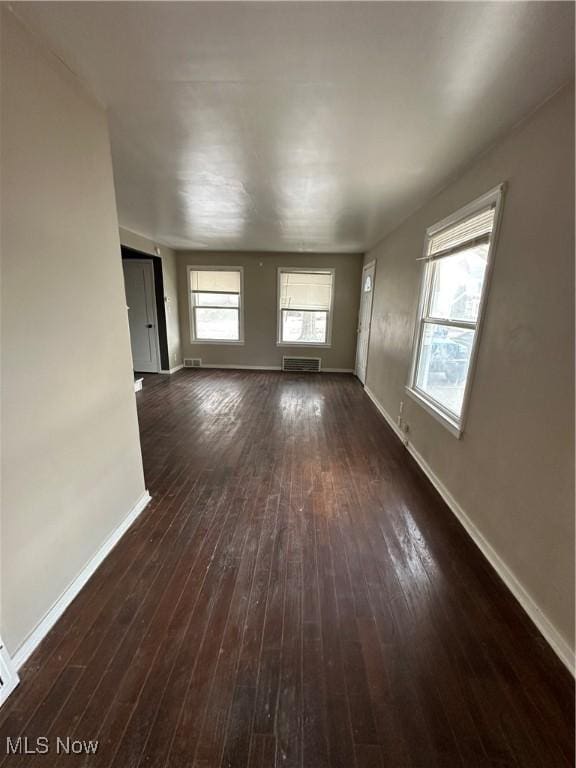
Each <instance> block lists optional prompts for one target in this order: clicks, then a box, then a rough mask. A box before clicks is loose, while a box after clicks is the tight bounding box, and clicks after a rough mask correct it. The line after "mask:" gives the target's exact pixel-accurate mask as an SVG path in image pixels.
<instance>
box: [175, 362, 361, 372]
mask: <svg viewBox="0 0 576 768" xmlns="http://www.w3.org/2000/svg"><path fill="white" fill-rule="evenodd" d="M190 367H191V366H190ZM191 368H192V367H191ZM199 368H229V369H231V370H235V371H281V370H282V366H280V365H212V364H211V363H202V365H201V366H199ZM196 370H198V369H196ZM320 373H354V371H353V370H352V368H321V369H320Z"/></svg>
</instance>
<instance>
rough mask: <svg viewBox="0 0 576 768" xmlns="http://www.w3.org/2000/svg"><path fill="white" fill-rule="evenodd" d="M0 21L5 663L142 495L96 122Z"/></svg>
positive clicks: (103, 138) (98, 113)
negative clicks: (0, 27) (0, 73)
mask: <svg viewBox="0 0 576 768" xmlns="http://www.w3.org/2000/svg"><path fill="white" fill-rule="evenodd" d="M0 13H1V14H2V54H1V56H2V58H1V66H2V104H1V107H2V108H1V136H2V146H1V163H2V179H1V210H2V220H1V223H2V229H1V253H2V263H1V269H2V296H1V313H2V317H1V320H2V328H1V334H2V335H1V341H2V344H1V354H2V356H1V372H2V392H1V407H2V465H1V470H2V499H1V501H2V544H1V547H2V574H1V575H2V584H1V590H2V616H1V632H2V636H3V639H4V641H5V642H6V645H7V647H8V649H9V651H10V652H11V653H12V654H13V653H14V652H15V651H17V650H18V648H19V647H20V646H21V644H22V643H23V642H24V641H25V640H26V638H27V637H28V636H29V634H30V633H31V632H32V631H33V630H34V629H35V627H36V626H37V625H38V623H39V622H40V621H41V620H42V619H43V618H44V616H45V615H46V614H47V612H48V611H49V610H50V608H51V607H52V606H53V604H54V603H55V602H56V600H57V599H58V598H59V597H60V596H61V595H62V594H63V592H64V591H65V590H66V589H67V588H68V587H69V586H70V584H71V583H72V582H73V580H74V579H75V577H76V576H77V575H78V574H79V573H80V572H81V571H82V569H83V568H84V566H85V565H86V564H87V563H88V562H89V561H90V559H91V558H92V557H93V556H94V555H95V553H96V552H97V551H98V550H99V549H100V547H101V546H102V544H103V543H104V542H105V541H106V539H107V538H108V536H109V535H110V534H111V533H112V532H113V531H114V530H115V529H116V528H117V527H118V526H119V525H120V524H121V523H122V521H123V520H124V519H125V518H126V517H127V515H128V514H129V513H130V512H131V510H132V509H134V507H135V505H136V504H137V503H138V502H139V501H140V500H141V499H142V497H143V495H144V493H145V488H144V477H143V471H142V458H141V453H140V441H139V434H138V422H137V416H136V405H135V396H134V387H133V376H132V369H131V360H130V341H129V334H128V321H127V316H126V300H125V296H124V287H123V278H122V264H121V260H120V242H119V238H118V220H117V215H116V206H115V198H114V187H113V179H112V164H111V155H110V144H109V138H108V128H107V120H106V114H105V112H104V110H103V109H102V108H100V107H99V106H98V105H97V104H95V103H94V102H93V101H92V100H91V98H90V97H88V95H87V94H86V93H85V91H84V90H83V88H82V87H81V86H80V85H79V83H78V82H77V80H76V79H75V78H74V77H73V76H72V74H71V73H70V72H69V71H68V70H67V69H66V68H65V67H63V66H62V65H61V63H60V62H59V61H58V60H57V59H56V58H55V57H53V56H52V55H50V54H49V53H47V52H45V51H44V50H43V49H41V48H40V47H39V46H38V44H37V43H36V41H35V40H33V39H32V38H31V37H30V36H29V34H28V33H27V32H26V31H25V30H24V29H23V27H21V25H20V24H19V23H18V22H17V21H16V20H15V18H14V17H13V16H12V14H11V13H10V12H9V11H8V10H7V8H6V7H4V8H2V9H1V10H0Z"/></svg>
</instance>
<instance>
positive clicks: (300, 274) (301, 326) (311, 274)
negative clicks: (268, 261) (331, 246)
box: [278, 269, 334, 346]
mask: <svg viewBox="0 0 576 768" xmlns="http://www.w3.org/2000/svg"><path fill="white" fill-rule="evenodd" d="M333 293H334V270H333V269H279V270H278V343H279V344H289V345H298V344H311V345H314V344H316V345H320V346H328V345H329V344H330V335H331V328H332V300H333Z"/></svg>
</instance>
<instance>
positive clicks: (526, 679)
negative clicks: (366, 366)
mask: <svg viewBox="0 0 576 768" xmlns="http://www.w3.org/2000/svg"><path fill="white" fill-rule="evenodd" d="M137 400H138V410H139V418H140V428H141V434H142V448H143V455H144V465H145V473H146V482H147V487H148V488H149V490H150V492H151V494H152V496H153V501H152V502H151V504H150V505H149V506H148V508H147V509H146V510H145V511H144V513H143V514H142V516H141V517H140V518H139V520H138V521H137V522H136V524H135V525H134V526H133V527H132V528H131V529H130V531H129V532H128V533H127V534H126V536H125V537H124V538H123V539H122V541H121V542H120V544H119V545H118V546H117V547H116V549H114V550H113V552H112V553H111V555H110V556H109V557H108V558H107V560H106V561H105V562H104V564H103V565H102V567H101V568H100V569H99V570H98V572H97V573H96V575H95V576H94V577H93V578H92V579H91V581H90V582H89V583H88V585H87V586H86V587H85V589H84V590H83V591H82V593H81V594H80V595H79V596H78V598H77V599H76V600H75V601H74V603H73V604H72V606H71V607H70V608H69V610H68V611H67V612H66V613H65V614H64V616H63V617H62V619H61V620H60V621H59V622H58V624H57V625H56V626H55V627H54V629H53V630H52V632H51V633H50V634H49V635H48V637H47V638H46V639H45V641H44V642H43V643H42V645H41V646H40V648H39V649H38V650H37V652H36V653H35V654H34V656H33V657H32V658H31V659H30V660H29V662H28V663H27V664H26V665H25V668H24V669H23V670H22V671H21V678H22V683H21V685H20V687H19V688H18V689H17V691H16V692H15V693H14V695H13V696H12V697H11V699H10V700H9V702H8V704H7V705H6V706H5V707H4V708H3V709H2V711H1V712H0V722H1V732H0V748H1V753H0V765H1V766H2V767H3V768H4V767H5V766H13V765H18V766H26V768H29V767H30V768H36V767H37V766H50V767H51V768H52V766H62V767H64V766H67V765H84V766H90V768H92V767H93V766H101V767H102V768H111V767H112V766H115V767H116V766H117V767H118V768H136V767H137V766H141V767H142V768H144V767H146V768H161V767H169V768H180V767H181V766H187V767H190V768H192V767H193V768H211V767H214V768H216V767H217V766H226V767H232V766H234V767H236V766H238V767H239V766H251V768H252V767H253V768H256V766H258V767H259V768H272V766H274V765H276V766H286V768H288V767H292V766H305V767H306V768H324V767H325V766H331V767H332V768H354V767H356V768H397V767H402V768H404V767H406V768H458V767H463V768H464V767H465V768H485V767H486V766H494V767H496V766H498V767H499V768H501V767H504V766H510V767H512V766H514V767H517V768H532V767H533V766H534V768H561V767H562V766H570V767H571V766H573V765H574V749H573V738H574V729H573V722H574V706H573V696H574V687H573V682H572V679H571V677H570V676H569V674H568V673H567V671H566V670H565V669H564V668H563V666H562V665H561V664H560V662H559V661H558V660H557V659H556V657H555V656H554V654H553V653H552V651H551V650H550V649H549V648H548V646H547V645H546V643H545V642H544V641H543V640H542V638H541V637H540V636H539V635H538V633H537V631H536V630H535V628H534V627H533V625H532V624H531V623H530V621H529V620H528V619H527V618H526V616H525V615H524V614H523V612H522V610H521V609H520V608H519V606H518V605H517V603H516V602H515V601H514V599H513V598H512V597H511V595H510V594H509V593H508V591H507V590H506V588H505V587H504V586H503V585H502V583H501V582H500V581H499V579H498V577H497V576H496V575H495V573H494V572H493V571H492V570H491V568H490V567H489V566H488V564H487V563H486V561H485V560H484V559H483V557H482V556H481V555H480V553H479V552H478V551H477V549H476V548H475V546H474V545H473V544H472V542H471V541H470V540H469V539H468V537H467V535H466V534H465V533H464V531H463V529H462V528H461V527H460V525H459V523H458V522H457V521H456V519H455V518H454V517H453V516H452V514H451V513H450V512H449V511H448V509H447V508H446V507H445V506H444V504H443V503H442V501H441V500H440V499H439V497H438V496H437V495H436V493H435V491H434V490H433V489H432V487H431V486H430V485H429V483H428V482H427V480H426V479H425V478H424V477H423V476H422V475H421V474H420V471H419V470H418V469H417V467H416V466H415V465H414V464H413V462H412V460H411V459H410V458H409V456H408V455H407V453H406V452H405V451H404V449H403V448H402V447H401V445H400V444H399V442H398V441H397V439H396V437H395V436H394V435H393V434H392V432H391V430H390V429H389V427H388V426H387V425H386V424H385V423H384V421H383V420H382V418H381V417H380V416H379V414H378V413H377V411H376V409H375V408H374V406H373V405H372V404H371V402H370V401H369V399H368V397H367V396H366V395H365V394H364V392H363V390H362V387H361V386H360V384H359V383H358V382H357V380H356V379H354V378H353V377H352V376H347V375H338V374H334V375H331V374H324V375H301V376H299V375H292V374H282V373H267V372H262V373H261V372H247V373H244V372H232V371H206V370H201V371H182V372H180V373H178V374H175V375H173V376H171V377H170V376H147V377H145V381H144V389H143V391H142V392H141V393H139V394H138V396H137ZM486 503H489V499H487V500H486ZM19 734H24V735H27V736H28V737H29V743H30V744H31V745H33V740H34V739H35V738H36V737H38V736H48V737H49V738H50V739H51V740H52V741H51V747H52V749H51V751H50V753H49V754H48V755H28V756H22V755H20V756H7V755H6V737H7V736H10V737H12V739H13V740H14V739H15V737H17V736H18V735H19ZM57 736H59V737H61V738H63V739H66V738H67V737H71V738H73V739H84V740H90V739H91V740H94V739H97V740H98V741H99V747H98V751H97V752H96V754H95V755H92V756H90V757H88V758H87V757H85V756H84V757H82V756H66V755H65V754H61V755H57V754H56V753H55V751H54V750H55V748H54V741H53V740H54V739H55V738H56V737H57Z"/></svg>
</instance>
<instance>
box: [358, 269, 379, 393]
mask: <svg viewBox="0 0 576 768" xmlns="http://www.w3.org/2000/svg"><path fill="white" fill-rule="evenodd" d="M377 264H378V260H377V259H372V261H369V262H368V263H367V264H364V265H363V267H362V279H361V281H360V306H359V307H358V326H357V331H356V360H355V362H354V374H355V375H356V378H357V379H358V381H359V382H360V383H361V384H362V386H365V382H366V379H367V378H368V360H369V355H368V352H369V349H370V334H371V333H372V313H373V311H374V289H375V287H376V267H377ZM372 267H374V276H373V278H372V291H371V293H372V300H371V302H370V315H369V320H368V337H367V339H366V368H365V369H364V381H362V379H361V378H360V376H358V349H359V345H358V341H359V340H360V323H361V318H362V298H363V294H364V291H363V286H364V272H366V270H367V269H372Z"/></svg>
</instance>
